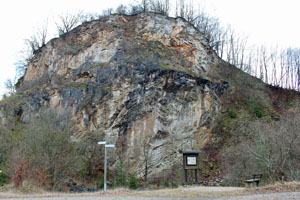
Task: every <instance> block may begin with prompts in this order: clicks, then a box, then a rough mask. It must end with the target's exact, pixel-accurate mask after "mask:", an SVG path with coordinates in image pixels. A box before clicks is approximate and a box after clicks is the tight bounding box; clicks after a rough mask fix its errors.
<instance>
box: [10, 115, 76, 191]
mask: <svg viewBox="0 0 300 200" xmlns="http://www.w3.org/2000/svg"><path fill="white" fill-rule="evenodd" d="M66 115H67V114H66V113H63V114H61V115H58V114H57V113H55V112H53V111H51V110H46V111H42V112H41V113H39V115H38V116H35V117H32V118H31V119H30V121H29V122H27V124H25V125H24V127H23V130H22V131H21V133H20V135H19V137H18V138H17V139H15V140H16V141H15V144H14V145H13V146H12V149H11V153H10V154H11V156H10V158H9V165H10V169H11V173H12V174H11V176H12V179H13V180H14V182H15V184H16V186H18V185H20V184H22V181H23V180H24V178H33V179H34V180H36V181H37V183H38V185H39V186H46V187H47V188H55V187H56V185H59V184H60V183H61V180H63V179H64V178H67V177H69V176H71V175H73V173H74V169H75V167H74V166H75V164H74V163H75V162H76V161H77V159H76V157H75V148H74V143H72V142H71V141H70V136H71V132H70V128H69V127H71V124H68V123H70V122H67V120H66V118H65V116H66ZM75 173H76V172H75Z"/></svg>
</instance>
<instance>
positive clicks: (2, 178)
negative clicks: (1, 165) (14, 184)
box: [0, 169, 8, 187]
mask: <svg viewBox="0 0 300 200" xmlns="http://www.w3.org/2000/svg"><path fill="white" fill-rule="evenodd" d="M7 180H8V176H7V175H6V174H5V173H4V172H3V171H2V170H1V169H0V187H1V186H3V185H5V184H6V183H7Z"/></svg>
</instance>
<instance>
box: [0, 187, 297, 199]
mask: <svg viewBox="0 0 300 200" xmlns="http://www.w3.org/2000/svg"><path fill="white" fill-rule="evenodd" d="M276 188H278V187H276ZM297 190H298V189H297ZM21 199H22V200H27V199H41V200H114V199H116V200H119V199H124V200H136V199H141V200H163V199H167V200H179V199H183V200H184V199H197V200H257V199H259V200H279V199H288V200H298V199H299V200H300V190H298V191H277V190H276V189H275V190H274V187H272V189H268V188H260V189H250V190H249V189H245V188H238V187H199V186H188V187H179V188H176V189H161V190H149V191H131V190H127V189H116V190H109V191H108V192H106V193H104V192H103V191H102V192H96V193H81V194H66V193H49V192H39V193H36V194H34V193H30V194H24V193H20V192H18V191H9V192H5V191H2V192H0V200H21Z"/></svg>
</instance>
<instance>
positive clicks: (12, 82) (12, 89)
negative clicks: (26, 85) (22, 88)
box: [4, 78, 16, 95]
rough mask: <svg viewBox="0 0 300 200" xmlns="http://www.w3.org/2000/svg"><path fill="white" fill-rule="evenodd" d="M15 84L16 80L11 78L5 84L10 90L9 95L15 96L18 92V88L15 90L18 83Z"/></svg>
mask: <svg viewBox="0 0 300 200" xmlns="http://www.w3.org/2000/svg"><path fill="white" fill-rule="evenodd" d="M15 82H16V81H15V80H12V79H10V78H9V79H7V80H6V81H5V83H4V85H5V88H6V89H7V90H8V94H9V95H13V94H15V92H16V88H15V84H16V83H15Z"/></svg>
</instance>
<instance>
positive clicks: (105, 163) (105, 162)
mask: <svg viewBox="0 0 300 200" xmlns="http://www.w3.org/2000/svg"><path fill="white" fill-rule="evenodd" d="M98 144H104V145H105V147H104V192H105V191H106V168H107V156H106V154H107V153H106V148H115V145H114V144H106V141H99V142H98Z"/></svg>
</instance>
